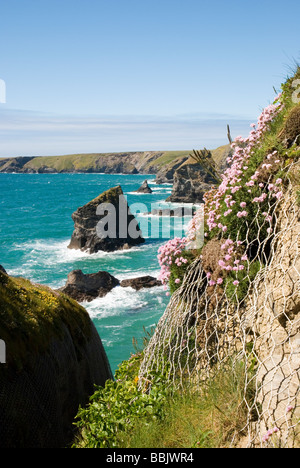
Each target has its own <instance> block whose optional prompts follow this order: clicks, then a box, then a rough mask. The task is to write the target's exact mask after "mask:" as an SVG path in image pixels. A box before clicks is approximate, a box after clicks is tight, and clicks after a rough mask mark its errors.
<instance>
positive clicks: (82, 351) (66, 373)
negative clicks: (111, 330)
mask: <svg viewBox="0 0 300 468" xmlns="http://www.w3.org/2000/svg"><path fill="white" fill-rule="evenodd" d="M0 337H1V339H2V340H3V341H4V342H5V345H6V363H5V364H0V386H1V392H0V422H1V424H0V446H1V448H63V447H66V446H67V444H69V443H71V442H72V439H73V437H74V429H73V428H74V426H73V421H74V418H75V416H76V413H77V411H78V407H79V405H84V404H86V403H87V402H88V399H89V397H90V396H91V395H92V394H93V392H94V385H104V384H105V381H106V380H108V379H111V378H112V374H111V370H110V366H109V363H108V360H107V357H106V353H105V351H104V349H103V346H102V343H101V339H100V337H99V335H98V332H97V330H96V329H95V327H94V325H93V323H92V322H91V320H90V318H89V315H88V313H87V312H86V311H85V309H83V308H82V307H80V306H79V305H78V304H77V303H76V302H75V301H73V300H71V299H70V298H68V297H67V296H64V295H63V294H59V293H57V292H54V291H51V290H50V289H49V288H46V287H42V286H39V285H33V284H31V283H30V282H29V281H27V280H24V279H20V278H19V279H17V278H11V277H9V276H8V275H6V274H5V273H2V272H0Z"/></svg>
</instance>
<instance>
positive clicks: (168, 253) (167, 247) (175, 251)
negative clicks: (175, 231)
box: [157, 237, 187, 289]
mask: <svg viewBox="0 0 300 468" xmlns="http://www.w3.org/2000/svg"><path fill="white" fill-rule="evenodd" d="M186 244H187V238H186V237H183V238H180V237H175V238H174V239H170V240H169V241H168V242H167V243H166V244H164V245H162V246H161V247H160V248H159V249H158V256H157V258H158V262H159V265H160V267H161V270H160V273H159V276H158V279H160V281H161V282H162V283H163V285H164V286H165V289H166V287H167V284H168V282H169V280H170V276H171V266H172V265H173V264H174V263H175V264H176V265H177V266H181V265H183V264H185V263H187V259H186V258H184V257H183V256H182V252H183V250H184V249H185V247H186ZM177 279H179V278H177ZM177 279H176V280H175V282H176V284H178V283H179V282H180V280H179V281H177Z"/></svg>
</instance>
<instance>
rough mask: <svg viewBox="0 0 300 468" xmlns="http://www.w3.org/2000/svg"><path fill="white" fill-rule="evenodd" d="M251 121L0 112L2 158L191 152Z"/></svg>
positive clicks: (217, 117) (244, 130)
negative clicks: (134, 152)
mask: <svg viewBox="0 0 300 468" xmlns="http://www.w3.org/2000/svg"><path fill="white" fill-rule="evenodd" d="M250 123H251V119H247V118H242V117H239V116H231V115H217V114H210V115H202V114H191V115H188V114H186V115H179V116H174V117H168V116H166V117H156V116H119V117H117V116H84V117H80V116H63V115H53V114H46V113H38V112H31V111H18V110H12V109H1V111H0V138H1V147H0V157H10V156H17V155H22V156H27V155H41V156H46V155H60V154H68V153H89V152H90V153H94V152H95V153H102V152H119V151H146V150H149V151H151V150H153V151H155V150H157V151H159V150H181V149H182V150H190V149H193V148H202V147H204V146H206V147H207V148H216V147H218V146H220V145H223V144H226V143H227V142H228V141H227V128H226V127H227V124H229V125H230V128H231V132H232V135H233V136H236V135H238V134H239V135H243V136H246V135H247V134H248V133H249V125H250Z"/></svg>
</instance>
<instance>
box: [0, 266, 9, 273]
mask: <svg viewBox="0 0 300 468" xmlns="http://www.w3.org/2000/svg"><path fill="white" fill-rule="evenodd" d="M0 271H1V273H5V274H6V275H7V273H6V271H5V269H4V268H3V266H2V265H0Z"/></svg>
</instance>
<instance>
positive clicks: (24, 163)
mask: <svg viewBox="0 0 300 468" xmlns="http://www.w3.org/2000/svg"><path fill="white" fill-rule="evenodd" d="M187 155H188V152H187V151H177V152H176V151H174V152H166V151H140V152H123V153H94V154H71V155H64V156H45V157H41V156H40V157H18V158H6V159H5V158H4V159H0V173H1V172H19V173H25V174H26V173H68V172H72V173H73V172H78V173H80V172H90V173H106V174H119V173H122V174H137V173H140V174H156V173H158V172H159V171H160V170H162V171H163V170H164V167H165V164H167V165H168V167H169V169H171V168H172V166H173V161H174V162H175V161H176V163H178V162H177V161H179V162H181V163H182V162H183V161H184V158H186V157H187Z"/></svg>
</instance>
